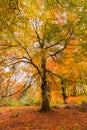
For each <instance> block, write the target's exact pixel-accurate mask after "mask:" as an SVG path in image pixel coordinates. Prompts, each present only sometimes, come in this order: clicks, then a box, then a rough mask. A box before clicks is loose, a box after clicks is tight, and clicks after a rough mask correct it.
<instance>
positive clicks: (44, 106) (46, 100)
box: [41, 83, 50, 111]
mask: <svg viewBox="0 0 87 130" xmlns="http://www.w3.org/2000/svg"><path fill="white" fill-rule="evenodd" d="M41 90H42V94H41V95H42V106H41V111H49V110H50V105H49V92H48V87H47V85H46V84H45V83H44V84H42V86H41Z"/></svg>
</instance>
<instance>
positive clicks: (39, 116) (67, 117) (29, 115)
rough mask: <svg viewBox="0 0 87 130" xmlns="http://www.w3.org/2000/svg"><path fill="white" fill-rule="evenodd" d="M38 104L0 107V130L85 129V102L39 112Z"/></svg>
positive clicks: (86, 107)
mask: <svg viewBox="0 0 87 130" xmlns="http://www.w3.org/2000/svg"><path fill="white" fill-rule="evenodd" d="M39 110H40V106H22V107H20V106H18V107H17V106H16V107H6V106H4V107H2V108H0V130H87V104H84V103H83V104H80V105H75V104H73V103H68V104H65V105H60V106H55V107H52V108H51V110H50V111H49V112H40V111H39Z"/></svg>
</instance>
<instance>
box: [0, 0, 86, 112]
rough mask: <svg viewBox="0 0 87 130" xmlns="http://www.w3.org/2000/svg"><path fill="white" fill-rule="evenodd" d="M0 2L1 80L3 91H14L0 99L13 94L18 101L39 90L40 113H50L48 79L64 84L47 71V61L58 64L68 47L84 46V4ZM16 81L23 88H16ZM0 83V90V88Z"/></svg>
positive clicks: (0, 88)
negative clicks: (32, 87) (32, 89)
mask: <svg viewBox="0 0 87 130" xmlns="http://www.w3.org/2000/svg"><path fill="white" fill-rule="evenodd" d="M0 2H1V4H0V14H1V18H0V29H1V32H0V79H2V82H3V81H4V82H5V84H6V86H7V87H5V88H7V89H8V90H11V88H12V89H14V91H12V92H10V93H9V91H8V92H7V93H3V95H2V97H3V98H4V97H7V96H12V95H15V94H18V96H20V97H21V96H22V95H23V94H24V93H25V92H26V91H27V90H28V88H29V87H31V86H38V87H40V88H41V96H42V106H41V110H42V111H49V110H50V105H49V93H50V86H49V85H50V81H49V77H51V78H52V76H55V77H57V78H59V79H61V80H62V81H65V80H66V78H64V77H63V76H62V75H60V74H58V73H55V68H49V64H48V63H49V60H50V59H52V60H53V62H57V63H58V60H59V59H61V58H63V54H64V55H65V53H63V52H64V50H65V49H66V48H67V47H68V46H70V47H71V48H73V47H72V43H73V44H74V45H75V46H77V44H79V43H81V42H83V41H82V40H83V39H84V37H83V36H82V34H85V35H86V34H87V32H84V30H85V29H84V28H85V25H86V22H85V21H86V19H85V18H84V20H83V19H82V18H83V17H84V15H85V11H86V1H85V0H83V3H82V2H81V0H79V1H78V2H77V1H73V0H72V1H71V2H70V1H68V0H64V1H60V0H54V1H52V0H43V1H41V0H35V1H34V0H30V1H28V0H19V1H18V0H12V1H11V0H8V1H4V0H3V1H0ZM81 24H82V25H81ZM73 40H74V41H75V42H72V41H73ZM84 41H85V40H84ZM76 48H77V47H76ZM76 48H75V49H76ZM75 49H73V50H75ZM76 51H78V49H77V50H76ZM73 53H74V52H73ZM24 73H25V75H24ZM18 75H20V76H18ZM23 75H24V77H22V76H23ZM21 77H22V78H21ZM19 79H21V80H20V82H21V83H22V85H21V87H18V88H16V82H18V81H17V80H19ZM2 82H1V83H0V90H2V88H3V83H2ZM0 93H1V92H0Z"/></svg>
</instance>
